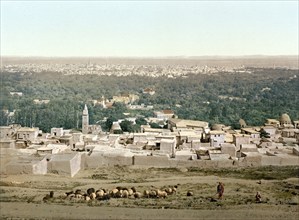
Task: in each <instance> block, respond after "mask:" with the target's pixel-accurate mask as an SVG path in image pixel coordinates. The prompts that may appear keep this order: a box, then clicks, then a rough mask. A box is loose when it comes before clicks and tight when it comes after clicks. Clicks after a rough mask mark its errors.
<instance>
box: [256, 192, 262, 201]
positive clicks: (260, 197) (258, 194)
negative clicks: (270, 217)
mask: <svg viewBox="0 0 299 220" xmlns="http://www.w3.org/2000/svg"><path fill="white" fill-rule="evenodd" d="M255 202H256V203H261V202H262V196H261V194H260V193H259V192H257V193H256V195H255Z"/></svg>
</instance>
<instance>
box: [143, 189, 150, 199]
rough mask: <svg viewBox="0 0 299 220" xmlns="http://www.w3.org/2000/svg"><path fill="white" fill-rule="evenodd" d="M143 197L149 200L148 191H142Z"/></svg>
mask: <svg viewBox="0 0 299 220" xmlns="http://www.w3.org/2000/svg"><path fill="white" fill-rule="evenodd" d="M143 197H144V198H149V197H150V191H148V190H144V191H143Z"/></svg>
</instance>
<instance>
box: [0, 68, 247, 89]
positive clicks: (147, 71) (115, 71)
mask: <svg viewBox="0 0 299 220" xmlns="http://www.w3.org/2000/svg"><path fill="white" fill-rule="evenodd" d="M2 70H3V71H5V72H10V73H15V72H19V73H40V72H57V73H63V74H65V75H73V74H78V75H88V74H96V75H106V76H130V75H140V76H150V77H160V76H167V77H178V76H184V75H187V74H211V73H218V72H231V73H240V72H242V73H244V72H249V71H248V70H246V68H245V67H244V66H236V67H228V66H226V67H224V66H206V65H204V66H198V65H193V66H190V65H189V66H188V65H171V66H169V65H114V64H101V65H100V64H90V63H89V64H15V65H3V66H2ZM145 92H147V91H145Z"/></svg>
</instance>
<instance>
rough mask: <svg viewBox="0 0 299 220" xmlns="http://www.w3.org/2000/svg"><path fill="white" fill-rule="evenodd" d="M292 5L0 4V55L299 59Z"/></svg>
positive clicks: (284, 0)
mask: <svg viewBox="0 0 299 220" xmlns="http://www.w3.org/2000/svg"><path fill="white" fill-rule="evenodd" d="M298 2H299V1H298V0H292V1H287V0H281V1H280V0H276V1H257V0H256V1H241V0H240V1H238V0H234V1H225V0H222V1H163V0H160V1H95V0H94V1H57V0H56V1H54V0H52V1H41V0H40V1H26V0H22V1H20V0H19V1H8V0H1V56H58V57H63V56H104V57H113V56H116V57H163V56H214V55H218V56H225V55H228V56H242V55H298V26H299V25H298V8H299V5H298Z"/></svg>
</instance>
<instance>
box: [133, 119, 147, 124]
mask: <svg viewBox="0 0 299 220" xmlns="http://www.w3.org/2000/svg"><path fill="white" fill-rule="evenodd" d="M135 122H136V124H138V125H147V121H146V120H145V119H144V118H141V117H139V118H136V120H135Z"/></svg>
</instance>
